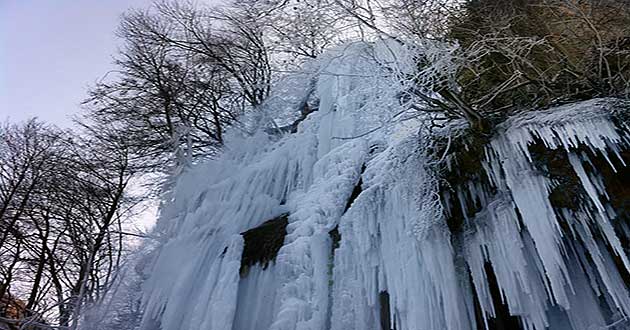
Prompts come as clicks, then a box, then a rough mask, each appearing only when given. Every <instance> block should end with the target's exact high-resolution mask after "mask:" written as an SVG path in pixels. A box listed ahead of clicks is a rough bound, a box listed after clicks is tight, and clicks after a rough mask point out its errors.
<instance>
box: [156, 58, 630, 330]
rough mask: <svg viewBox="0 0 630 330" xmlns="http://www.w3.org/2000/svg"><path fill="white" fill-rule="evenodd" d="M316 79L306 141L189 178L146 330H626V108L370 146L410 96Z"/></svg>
mask: <svg viewBox="0 0 630 330" xmlns="http://www.w3.org/2000/svg"><path fill="white" fill-rule="evenodd" d="M359 48H360V47H359ZM361 51H363V50H362V49H355V52H357V53H359V52H361ZM399 60H400V59H399ZM324 62H325V64H322V66H323V67H325V68H326V73H327V74H322V75H321V76H320V77H318V79H317V81H318V83H317V91H316V94H317V98H318V99H319V110H318V111H317V112H314V113H312V114H310V115H309V116H308V117H307V118H306V119H305V120H304V121H303V122H302V123H300V126H299V128H298V131H297V132H296V133H293V134H287V135H285V136H282V137H280V138H278V137H272V136H268V135H266V134H265V133H264V130H259V133H256V134H254V135H253V136H250V137H245V138H242V139H241V140H239V139H236V138H235V139H232V141H235V142H233V144H232V145H228V146H227V148H226V150H227V151H226V152H225V153H224V154H223V155H222V156H221V157H220V158H219V159H216V160H213V161H211V162H208V163H206V164H202V165H198V166H196V167H195V168H193V169H191V170H190V171H189V172H188V173H185V174H184V175H182V176H181V177H180V178H179V181H178V183H177V186H176V187H175V189H174V191H173V193H172V196H173V198H172V201H170V203H169V204H168V205H167V206H166V207H165V208H164V209H163V210H162V215H161V220H160V222H159V224H158V226H159V227H158V230H159V231H160V232H161V233H162V235H163V237H164V238H165V239H164V242H163V243H162V244H161V246H160V247H159V248H158V251H157V252H156V258H155V260H154V262H153V265H152V276H151V277H150V278H149V279H148V280H147V281H146V282H145V283H144V306H145V314H144V320H145V321H144V330H157V329H162V330H214V329H233V330H266V329H271V330H306V329H309V330H319V329H321V330H325V329H333V330H352V329H355V330H371V329H373V330H380V329H398V330H418V329H422V330H425V329H426V330H445V329H446V330H466V329H484V328H488V329H546V328H548V329H554V330H556V329H573V330H590V329H604V328H606V327H608V328H607V329H624V327H627V325H628V324H627V323H626V321H625V318H626V316H627V315H630V296H629V291H628V285H629V284H630V281H629V279H630V275H629V274H630V272H629V270H630V263H629V261H628V256H627V254H628V241H629V238H630V227H629V224H630V223H629V221H628V220H629V218H628V217H629V212H628V205H630V199H629V198H630V195H629V189H630V188H629V187H630V182H629V181H630V168H629V166H628V165H629V164H630V144H629V143H630V136H629V135H630V133H629V130H628V127H627V126H626V121H625V120H624V119H625V117H626V116H627V115H628V114H629V113H630V106H628V105H627V104H625V103H621V102H619V101H616V100H611V99H599V100H592V101H587V102H583V103H578V104H573V105H567V106H563V107H559V108H555V109H549V110H545V111H532V112H528V113H525V114H522V115H517V116H515V117H513V118H511V119H509V120H507V121H506V122H504V123H503V124H501V125H500V126H499V127H498V128H497V130H496V132H495V133H494V135H492V136H473V135H471V134H470V133H467V132H466V130H465V129H458V128H457V127H456V126H455V125H453V126H450V127H447V129H445V130H443V131H441V132H438V133H434V132H433V133H432V132H429V131H427V130H426V126H425V125H423V123H424V122H425V121H424V120H425V119H426V118H412V117H410V118H409V119H408V120H404V121H402V120H401V121H400V122H399V123H398V122H397V124H395V125H391V126H388V127H385V128H383V129H380V130H376V129H374V127H375V123H382V122H394V120H393V119H392V118H398V117H399V116H400V113H401V109H400V108H398V107H399V105H397V104H398V103H396V102H391V98H389V97H388V95H389V96H391V95H395V94H396V91H397V90H401V89H403V88H404V86H398V85H395V84H396V83H395V82H392V81H387V80H383V79H381V78H379V79H376V80H375V79H372V78H371V77H373V76H374V75H370V76H368V75H363V74H362V73H365V72H373V71H374V70H375V69H374V68H375V67H374V65H373V62H372V60H371V59H370V58H367V57H361V56H353V57H348V56H346V57H344V56H331V57H330V58H329V60H328V62H326V61H324ZM330 72H334V73H337V74H336V75H330V74H329V73H330ZM292 93H295V91H292ZM388 93H389V94H388ZM390 94H391V95H390ZM388 116H389V117H388ZM366 132H368V133H370V134H366ZM269 219H275V220H274V221H271V222H267V221H268V220H269ZM239 274H240V275H242V276H240V275H239Z"/></svg>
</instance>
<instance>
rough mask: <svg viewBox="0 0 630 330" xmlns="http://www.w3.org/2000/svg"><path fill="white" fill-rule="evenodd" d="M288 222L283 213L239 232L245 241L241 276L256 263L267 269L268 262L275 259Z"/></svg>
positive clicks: (286, 215) (286, 216)
mask: <svg viewBox="0 0 630 330" xmlns="http://www.w3.org/2000/svg"><path fill="white" fill-rule="evenodd" d="M288 224H289V215H288V214H283V215H281V216H278V217H276V218H274V219H271V220H269V221H266V222H264V223H263V224H262V225H260V226H258V227H256V228H253V229H250V230H248V231H245V232H243V233H241V235H242V236H243V240H244V241H245V242H244V245H243V254H242V256H241V268H240V274H241V277H245V276H247V273H248V271H249V268H250V267H252V266H254V265H256V264H260V265H261V266H262V267H263V269H267V267H268V266H269V263H270V262H272V261H274V260H275V259H276V256H277V255H278V251H280V248H281V247H282V244H283V243H284V237H285V236H286V235H287V225H288Z"/></svg>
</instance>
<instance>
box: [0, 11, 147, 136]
mask: <svg viewBox="0 0 630 330" xmlns="http://www.w3.org/2000/svg"><path fill="white" fill-rule="evenodd" d="M150 3H151V0H0V122H3V121H5V120H7V118H8V119H9V121H12V122H15V121H21V120H24V119H27V118H30V117H38V118H40V119H41V120H44V121H47V122H50V123H54V124H56V125H58V126H62V127H69V126H71V124H72V122H71V116H72V115H76V114H77V113H78V111H79V109H80V108H79V105H80V103H81V101H82V100H83V99H84V98H85V97H86V91H87V87H88V86H89V85H93V84H94V83H95V82H96V81H97V80H98V79H99V78H100V77H102V76H103V75H104V74H105V73H106V72H107V71H109V70H111V69H112V68H113V65H112V55H113V54H114V53H115V52H116V49H117V45H118V44H120V42H119V41H118V40H117V38H116V37H115V35H114V32H115V30H116V28H117V26H118V20H119V17H120V15H121V14H122V13H123V12H125V11H126V10H127V9H128V8H144V7H147V6H149V5H150Z"/></svg>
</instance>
